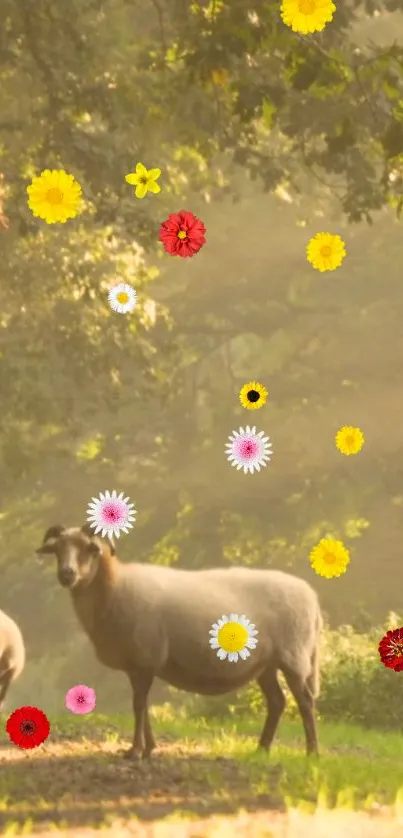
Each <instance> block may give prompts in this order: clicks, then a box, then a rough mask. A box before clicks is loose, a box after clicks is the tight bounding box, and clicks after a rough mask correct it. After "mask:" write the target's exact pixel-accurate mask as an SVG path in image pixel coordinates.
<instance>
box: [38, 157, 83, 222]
mask: <svg viewBox="0 0 403 838" xmlns="http://www.w3.org/2000/svg"><path fill="white" fill-rule="evenodd" d="M27 192H28V206H29V208H30V210H32V212H33V214H34V215H35V216H37V217H38V218H43V219H44V221H46V222H47V224H56V223H57V222H60V223H61V224H64V223H65V221H67V219H68V218H74V217H75V216H76V215H77V214H78V212H79V204H80V201H81V197H82V190H81V186H80V184H79V183H77V181H76V180H74V177H73V175H68V174H67V172H65V171H64V169H52V171H50V169H44V171H43V172H41V174H40V175H39V177H34V178H32V183H31V184H30V186H27Z"/></svg>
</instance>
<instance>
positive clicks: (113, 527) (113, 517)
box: [87, 489, 136, 538]
mask: <svg viewBox="0 0 403 838" xmlns="http://www.w3.org/2000/svg"><path fill="white" fill-rule="evenodd" d="M128 500H129V498H124V497H123V492H121V493H120V495H118V494H117V492H116V491H115V489H114V490H113V492H112V494H111V493H110V492H108V490H106V492H104V493H103V492H101V493H100V495H99V498H92V503H90V504H89V505H88V509H87V521H88V522H89V524H90V526H91V527H92V528H93V530H94V532H95V535H97V533H99V532H100V533H101V536H102V538H105V536H106V535H107V536H108V538H113V536H116V538H119V535H120V531H122V532H124V533H127V532H128V531H129V529H132V527H133V524H132V521H135V519H136V512H135V509H134V504H133V503H128Z"/></svg>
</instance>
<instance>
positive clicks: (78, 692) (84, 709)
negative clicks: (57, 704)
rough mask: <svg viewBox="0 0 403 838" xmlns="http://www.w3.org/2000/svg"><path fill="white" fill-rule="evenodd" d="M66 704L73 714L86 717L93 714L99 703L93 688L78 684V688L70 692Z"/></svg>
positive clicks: (65, 700) (67, 694) (66, 696)
mask: <svg viewBox="0 0 403 838" xmlns="http://www.w3.org/2000/svg"><path fill="white" fill-rule="evenodd" d="M64 703H65V705H66V707H67V709H68V710H71V712H72V713H78V714H79V715H80V716H85V714H86V713H92V711H93V709H94V707H95V705H96V703H97V699H96V695H95V690H93V689H92V687H86V686H85V684H77V686H76V687H71V689H70V690H68V692H67V693H66V695H65V698H64Z"/></svg>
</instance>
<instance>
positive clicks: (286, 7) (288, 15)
mask: <svg viewBox="0 0 403 838" xmlns="http://www.w3.org/2000/svg"><path fill="white" fill-rule="evenodd" d="M335 11H336V6H335V4H334V3H332V0H283V2H282V3H281V17H282V19H283V23H285V24H286V26H290V27H291V29H292V30H293V32H301V34H302V35H308V34H309V33H310V32H321V31H322V29H324V28H325V26H326V24H327V23H329V21H331V20H332V19H333V15H334V13H335Z"/></svg>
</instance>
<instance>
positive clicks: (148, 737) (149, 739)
mask: <svg viewBox="0 0 403 838" xmlns="http://www.w3.org/2000/svg"><path fill="white" fill-rule="evenodd" d="M144 738H145V749H144V756H146V757H148V756H150V754H151V751H153V750H154V748H156V744H157V743H156V741H155V739H154V735H153V732H152V729H151V722H150V713H149V708H148V704H147V707H146V714H145V717H144Z"/></svg>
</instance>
